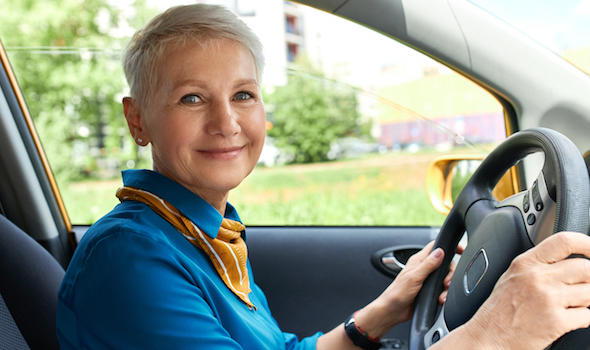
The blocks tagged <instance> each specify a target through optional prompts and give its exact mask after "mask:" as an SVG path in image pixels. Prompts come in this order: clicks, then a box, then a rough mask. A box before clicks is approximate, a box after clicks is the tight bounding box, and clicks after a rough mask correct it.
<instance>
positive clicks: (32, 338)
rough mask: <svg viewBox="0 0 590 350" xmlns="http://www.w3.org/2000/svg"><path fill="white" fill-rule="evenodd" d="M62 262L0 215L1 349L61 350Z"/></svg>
mask: <svg viewBox="0 0 590 350" xmlns="http://www.w3.org/2000/svg"><path fill="white" fill-rule="evenodd" d="M63 276H64V270H63V268H62V267H61V265H59V263H58V262H57V261H56V260H55V259H54V258H53V257H52V256H51V255H50V254H49V253H48V252H47V251H46V250H45V249H44V248H43V247H42V246H41V245H40V244H38V243H37V242H36V241H35V240H33V239H32V238H31V237H29V236H28V235H27V234H26V233H24V232H23V231H22V230H21V229H19V228H18V227H17V226H15V225H14V224H13V223H11V222H10V221H9V220H8V219H6V218H5V217H4V216H2V215H0V348H2V349H28V348H30V349H59V345H58V343H57V336H56V329H55V313H56V308H57V291H58V289H59V285H60V283H61V280H62V279H63Z"/></svg>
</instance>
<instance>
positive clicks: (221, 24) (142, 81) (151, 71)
mask: <svg viewBox="0 0 590 350" xmlns="http://www.w3.org/2000/svg"><path fill="white" fill-rule="evenodd" d="M221 38H225V39H230V40H234V41H237V42H239V43H241V44H242V45H244V46H245V47H246V48H247V49H248V50H250V52H251V53H252V56H253V57H254V64H255V66H256V77H257V79H258V81H259V82H260V79H261V77H262V70H263V67H264V56H263V54H262V44H261V43H260V40H259V39H258V37H257V36H256V35H255V34H254V32H252V30H251V29H250V28H248V26H247V25H246V24H245V23H244V22H242V20H240V19H239V18H238V17H237V16H236V15H235V14H233V13H232V12H231V11H229V10H227V9H226V8H224V7H222V6H217V5H207V4H193V5H185V6H175V7H171V8H169V9H168V10H166V11H165V12H163V13H161V14H159V15H158V16H156V17H154V18H153V19H152V20H151V21H150V22H149V23H148V24H147V25H146V26H145V27H144V28H143V29H140V30H138V31H137V32H136V33H135V35H133V37H132V38H131V41H130V42H129V44H128V45H127V48H126V49H125V53H124V55H123V70H124V71H125V77H126V78H127V83H128V84H129V89H130V93H131V97H133V98H134V99H137V100H138V101H139V103H140V105H141V106H146V105H147V99H148V98H149V97H150V96H151V95H152V93H153V92H154V86H155V85H156V84H157V81H154V77H157V74H156V73H157V68H158V67H157V66H158V64H159V63H160V59H161V56H162V54H163V53H164V50H165V49H166V47H167V46H168V45H170V44H176V43H184V42H186V41H187V40H194V41H196V42H197V43H204V42H208V41H210V40H212V39H221Z"/></svg>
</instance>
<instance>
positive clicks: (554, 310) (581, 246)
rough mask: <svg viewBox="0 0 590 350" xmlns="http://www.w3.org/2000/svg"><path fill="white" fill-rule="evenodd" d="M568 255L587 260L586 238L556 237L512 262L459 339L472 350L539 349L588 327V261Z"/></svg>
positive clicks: (571, 234)
mask: <svg viewBox="0 0 590 350" xmlns="http://www.w3.org/2000/svg"><path fill="white" fill-rule="evenodd" d="M572 254H581V255H585V256H588V257H590V237H589V236H587V235H584V234H580V233H574V232H561V233H558V234H555V235H552V236H551V237H549V238H547V239H546V240H544V241H543V242H541V244H539V245H538V246H536V247H534V248H532V249H530V250H528V251H526V252H525V253H523V254H521V255H520V256H518V257H517V258H516V259H514V261H513V262H512V264H511V265H510V267H509V268H508V270H507V271H506V272H505V273H504V274H503V275H502V276H501V277H500V279H499V280H498V282H497V283H496V286H495V287H494V290H493V291H492V294H491V295H490V297H489V298H488V299H487V300H486V301H485V302H484V304H483V305H482V306H481V307H480V309H479V310H478V311H477V313H476V314H475V315H474V316H473V318H472V319H471V320H470V321H469V322H467V323H466V324H465V325H463V326H462V327H460V328H463V331H460V332H459V333H463V334H462V337H459V338H463V337H465V336H467V338H470V340H472V341H473V342H474V343H471V348H474V349H475V348H477V349H487V348H490V349H491V348H495V349H544V348H545V347H547V346H548V345H550V344H551V343H552V342H554V341H555V340H557V339H558V338H559V337H560V336H562V335H563V334H565V333H567V332H569V331H572V330H575V329H578V328H585V327H588V326H589V325H590V310H589V309H588V306H589V305H590V260H588V259H584V258H572V259H568V257H569V256H570V255H572ZM452 333H453V332H452ZM452 333H451V334H452ZM448 338H453V337H448ZM448 340H451V339H448ZM456 340H459V341H460V339H456ZM464 341H465V339H464ZM441 343H445V342H441ZM476 344H477V345H478V346H477V345H476ZM437 345H438V344H437ZM440 345H443V344H440Z"/></svg>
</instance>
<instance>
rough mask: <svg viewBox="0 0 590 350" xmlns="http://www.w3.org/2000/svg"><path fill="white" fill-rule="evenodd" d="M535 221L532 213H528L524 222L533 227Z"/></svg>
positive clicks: (535, 218)
mask: <svg viewBox="0 0 590 350" xmlns="http://www.w3.org/2000/svg"><path fill="white" fill-rule="evenodd" d="M535 221H537V217H536V216H535V214H533V213H530V214H529V216H527V217H526V222H527V224H529V225H534V224H535Z"/></svg>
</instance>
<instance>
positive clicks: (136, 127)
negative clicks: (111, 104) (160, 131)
mask: <svg viewBox="0 0 590 350" xmlns="http://www.w3.org/2000/svg"><path fill="white" fill-rule="evenodd" d="M122 102H123V113H124V114H125V119H126V120H127V126H128V127H129V132H130V133H131V136H133V139H134V140H135V143H137V144H138V145H140V146H146V145H147V144H148V143H150V140H149V137H148V135H147V132H146V130H145V127H144V123H143V118H142V116H141V112H140V109H139V106H138V105H137V101H136V100H134V99H133V98H131V97H123V101H122Z"/></svg>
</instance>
